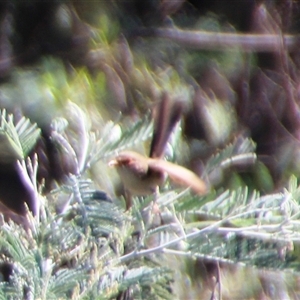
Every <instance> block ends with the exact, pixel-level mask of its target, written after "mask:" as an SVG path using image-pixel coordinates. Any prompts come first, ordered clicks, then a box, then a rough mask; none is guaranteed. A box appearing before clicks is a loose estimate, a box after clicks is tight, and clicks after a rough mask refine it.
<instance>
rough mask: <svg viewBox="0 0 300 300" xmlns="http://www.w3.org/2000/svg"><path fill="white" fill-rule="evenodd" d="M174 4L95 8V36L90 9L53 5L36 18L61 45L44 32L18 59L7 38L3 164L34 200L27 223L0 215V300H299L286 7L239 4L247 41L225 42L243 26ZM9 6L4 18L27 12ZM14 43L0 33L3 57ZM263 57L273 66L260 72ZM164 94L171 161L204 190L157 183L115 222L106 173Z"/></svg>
mask: <svg viewBox="0 0 300 300" xmlns="http://www.w3.org/2000/svg"><path fill="white" fill-rule="evenodd" d="M175 2H176V3H177V7H170V3H171V2H170V1H161V4H160V6H158V9H157V7H156V8H155V7H154V6H155V5H154V6H153V3H154V2H153V1H151V0H150V1H145V2H144V3H145V7H147V9H148V8H149V9H148V10H147V13H145V11H143V9H144V8H142V7H139V8H137V7H138V5H137V4H136V3H134V1H132V2H128V1H114V2H113V3H111V4H109V2H103V1H102V2H101V3H96V2H95V3H93V4H90V5H91V7H95V12H97V13H98V14H99V18H95V19H93V20H98V21H94V22H92V23H93V27H92V26H88V25H86V24H84V23H83V22H82V20H81V19H80V18H87V16H88V15H89V14H90V15H93V14H92V13H91V11H92V10H93V9H92V8H89V9H86V7H85V4H84V3H81V2H80V1H79V2H78V1H75V2H74V3H72V2H70V3H68V4H66V3H64V1H62V3H61V4H55V5H54V7H53V10H49V11H51V12H54V16H51V14H50V15H48V18H46V19H47V20H52V17H53V20H58V21H57V22H58V23H57V24H56V25H57V26H58V28H60V29H59V30H58V31H57V28H56V27H55V26H54V25H53V24H55V22H54V21H53V20H52V21H53V22H54V23H51V22H50V23H51V26H50V25H49V24H44V26H37V27H38V28H41V29H39V30H37V32H35V31H32V32H31V34H32V39H31V40H32V42H31V43H29V44H28V45H27V44H26V43H25V42H24V41H23V40H22V38H23V37H22V36H21V37H19V40H18V38H16V37H14V38H15V39H14V40H16V43H17V44H18V43H19V44H20V47H21V48H22V49H19V50H18V53H21V52H22V51H23V50H24V53H25V54H24V55H23V56H21V57H20V58H19V57H17V58H16V60H15V64H16V65H17V66H18V65H19V66H18V67H16V68H14V67H9V68H8V69H7V70H5V74H6V75H7V74H10V78H8V79H7V82H5V81H4V82H3V83H1V86H0V92H1V93H0V108H2V110H1V122H0V142H1V145H0V163H1V164H2V163H3V166H4V167H3V170H4V171H3V172H6V171H7V174H8V175H10V172H12V173H13V172H16V173H17V178H20V180H19V181H20V182H21V183H22V186H24V189H25V190H26V191H27V192H28V194H29V196H30V199H31V201H28V202H26V201H25V202H26V203H27V204H28V208H27V210H28V213H27V214H21V215H19V214H17V213H16V212H15V211H9V209H8V208H7V209H6V207H4V208H1V209H2V213H3V215H4V217H5V220H4V219H3V220H1V230H0V249H1V251H0V253H1V255H0V260H1V261H0V271H1V273H2V274H3V281H2V282H1V283H0V299H174V298H177V299H183V298H189V297H190V298H198V299H199V298H201V299H212V298H213V297H215V296H216V295H217V294H218V296H219V298H222V297H223V298H226V297H227V299H251V298H259V297H260V298H261V297H263V296H266V297H269V298H270V299H275V298H278V299H288V298H297V296H299V288H298V286H297V280H299V274H298V273H297V272H298V271H299V241H300V240H299V238H300V236H299V201H300V189H299V183H298V180H299V174H300V172H299V167H298V161H299V158H298V157H299V154H298V150H297V149H298V146H299V141H298V126H299V121H298V113H297V112H298V108H299V100H298V94H299V93H298V85H299V75H298V70H299V66H298V63H299V61H298V60H297V59H298V58H297V53H295V52H293V49H294V43H295V38H296V37H295V36H293V35H283V34H285V32H289V28H288V27H287V28H280V25H279V24H281V26H282V27H284V26H285V25H284V24H285V23H284V22H283V21H284V18H285V14H284V11H285V9H287V8H285V7H280V5H279V4H277V3H275V2H274V3H273V1H268V3H266V4H261V5H258V4H257V5H254V4H253V5H251V3H252V2H251V1H249V2H248V1H245V2H244V3H246V2H247V3H250V2H251V3H250V4H249V11H251V12H252V13H251V15H253V16H254V17H253V23H254V24H252V25H253V28H254V29H253V31H254V32H255V34H254V33H253V32H252V34H251V35H246V36H244V35H243V34H241V33H238V34H237V32H236V30H240V31H250V29H249V26H250V25H249V24H246V25H247V26H246V25H245V24H244V26H241V27H239V26H240V24H237V25H236V26H237V28H236V29H234V28H233V27H232V26H229V25H228V24H226V23H225V24H224V23H222V21H221V20H218V18H214V17H213V16H211V15H209V16H201V18H200V19H199V20H198V17H197V16H195V15H194V13H195V11H194V9H196V8H197V5H200V4H197V3H195V1H174V3H175ZM217 2H218V1H217ZM3 3H4V2H3ZM190 3H192V4H193V6H192V7H191V6H189V5H190ZM199 3H200V2H199ZM201 3H202V4H201V5H203V6H205V4H204V3H205V1H202V2H201ZM211 3H215V1H211ZM218 3H219V4H216V5H215V7H214V6H213V5H212V4H211V5H212V6H211V8H210V9H212V10H214V9H216V11H217V8H218V6H219V5H221V2H218ZM247 3H246V4H247ZM253 3H254V2H253ZM246 4H245V5H246ZM2 5H5V4H2ZM40 5H42V3H41V4H40ZM44 5H46V6H47V5H51V4H44ZM135 5H137V7H135ZM186 5H187V6H186ZM206 5H208V4H206ZM247 5H248V4H247ZM208 6H209V5H208ZM229 6H230V5H229ZM6 8H7V10H3V11H8V13H11V14H12V16H13V17H14V16H15V15H18V14H17V13H15V11H16V12H18V10H19V9H20V10H23V11H24V15H26V8H28V7H27V5H26V4H25V3H24V4H22V3H18V2H16V4H15V6H14V9H15V11H13V12H10V11H9V9H11V8H10V6H9V7H6ZM96 8H97V9H96ZM202 8H203V9H204V10H205V9H206V8H205V7H202ZM24 9H25V10H24ZM151 9H154V11H156V12H158V11H157V10H159V13H158V14H157V19H155V20H150V19H149V14H150V16H151V13H149V12H151V11H152V10H151ZM181 9H182V10H181ZM264 9H265V10H264ZM47 11H48V10H47ZM137 11H138V13H137V15H134V14H135V13H134V12H137ZM124 12H125V13H124ZM152 12H153V11H152ZM181 12H182V14H181ZM223 12H224V14H225V15H226V9H224V10H223ZM272 12H273V14H272ZM14 13H15V14H14ZM27 13H29V12H27ZM289 13H290V14H292V13H294V12H293V11H292V10H290V11H289ZM3 14H4V16H6V13H3ZM172 14H174V16H173V21H174V22H175V26H172V24H169V23H168V22H169V21H170V20H169V21H168V19H169V18H168V17H167V16H168V15H172ZM186 14H187V15H188V14H191V18H189V20H186V17H185V15H186ZM248 14H249V13H248ZM154 15H155V14H153V16H154ZM229 15H230V14H229ZM249 15H250V14H249ZM1 16H2V15H1ZM63 16H65V18H66V19H64V17H63ZM276 18H277V19H276ZM3 19H5V18H3ZM1 20H2V19H1ZM5 20H6V19H5ZM7 20H8V21H9V20H10V19H7ZM279 20H281V21H282V22H281V21H280V22H279ZM62 21H65V22H62ZM275 21H276V22H275ZM1 22H2V21H0V25H1V26H2V25H3V24H2V23H1ZM78 22H79V23H78ZM165 23H168V24H169V26H172V27H170V28H161V26H165ZM233 23H234V22H233ZM63 24H64V26H63V28H64V29H66V28H67V30H66V31H62V27H60V26H62V25H63ZM70 24H72V26H70ZM99 24H100V25H99ZM141 24H142V25H143V26H145V27H143V28H141V26H140V25H141ZM76 25H78V26H76ZM148 25H151V26H154V27H156V28H150V27H147V26H148ZM11 26H14V25H13V24H11ZM176 26H181V29H178V28H176ZM286 26H288V25H286ZM185 27H189V28H190V27H192V28H193V29H194V30H195V32H191V31H190V30H185V29H184V28H185ZM5 28H6V27H5ZM291 28H292V29H293V26H292V24H291ZM199 29H201V31H200V30H199ZM292 29H291V30H292ZM28 30H29V29H28ZM52 30H53V32H52ZM203 30H204V32H203ZM212 30H214V31H217V32H218V34H215V32H214V33H213V34H211V33H208V31H212ZM293 30H295V29H293ZM49 31H50V32H51V33H53V35H49V34H47V33H49ZM220 31H226V32H223V33H221V32H220ZM9 32H10V31H9ZM21 32H22V30H21V29H20V24H19V23H18V22H16V27H15V34H16V35H17V34H20V35H21ZM60 32H64V35H62V36H61V35H59V33H60ZM259 32H261V33H262V34H264V35H263V38H262V36H260V35H259V34H258V33H259ZM7 34H8V35H9V34H10V33H7ZM47 35H48V36H49V40H46V42H45V37H46V36H47ZM29 36H30V34H29ZM125 36H126V38H125ZM55 37H56V38H55ZM207 37H210V38H208V39H207ZM215 38H216V39H215ZM228 38H230V40H228ZM9 40H11V36H6V35H5V34H4V37H2V36H1V38H0V42H1V45H6V43H8V41H9ZM87 40H88V42H89V43H90V44H91V46H89V47H88V46H87V44H88V43H87V42H86V41H87ZM18 41H19V42H18ZM51 41H52V43H51ZM61 41H64V43H62V42H61ZM153 41H155V42H154V43H153ZM220 41H221V43H222V45H223V46H224V47H220V46H219V44H218V43H220ZM36 43H39V47H38V48H37V49H39V51H36V52H35V51H32V49H34V46H36ZM49 45H52V46H49ZM59 45H65V46H64V47H65V48H63V49H59ZM274 45H275V46H278V45H279V46H278V47H274ZM190 46H193V47H194V49H190V48H189V47H190ZM14 47H15V45H14V44H13V45H11V48H10V47H8V48H7V47H4V48H3V49H14ZM55 47H58V50H57V51H56V50H55V49H56V48H55ZM203 49H205V50H203ZM60 50H61V51H60ZM208 50H209V51H208ZM261 50H263V51H270V52H272V55H270V54H269V53H268V54H269V56H267V59H263V55H262V54H261V53H258V54H257V53H256V52H257V51H258V52H259V51H261ZM11 51H12V50H11ZM68 51H70V53H68ZM49 53H51V54H53V53H54V55H55V54H56V56H58V57H60V58H62V60H63V61H61V60H60V59H58V58H57V57H56V58H53V57H52V58H50V57H48V56H47V57H45V56H44V54H49ZM290 53H292V54H290ZM3 55H4V54H3V51H2V48H1V47H0V56H1V57H2V56H3ZM8 56H9V55H8ZM36 56H37V57H36ZM40 56H42V59H41V60H40V61H38V63H37V64H36V65H32V64H31V63H29V65H30V66H29V67H27V68H22V63H26V62H27V60H29V61H30V58H31V59H33V58H39V57H40ZM9 58H11V56H9ZM267 63H269V66H268V67H266V66H265V64H267ZM37 66H38V67H37ZM270 66H271V67H270ZM0 67H1V68H2V67H3V66H2V65H1V66H0ZM270 69H271V70H270ZM5 74H4V73H3V76H4V78H6V77H5ZM1 76H2V75H1ZM1 78H2V77H1ZM162 93H167V94H168V96H169V97H170V98H171V99H174V100H176V101H181V102H182V104H183V106H184V109H183V115H182V120H181V122H180V124H179V125H178V127H177V128H176V130H174V131H175V132H174V134H173V137H172V138H171V139H170V141H169V144H168V146H167V148H168V149H167V151H166V158H167V159H168V160H171V161H173V162H179V163H180V164H184V165H186V166H189V167H190V168H192V169H193V170H194V171H195V172H197V173H198V174H201V175H202V178H203V179H204V180H205V182H206V183H207V185H208V186H209V191H208V192H207V194H205V195H201V196H199V195H195V194H193V192H192V191H190V190H189V189H183V188H180V187H178V186H176V185H174V184H173V183H172V182H171V181H170V182H169V181H167V182H166V183H165V184H164V185H163V186H162V187H161V190H160V193H159V194H155V195H150V196H145V197H133V203H134V205H133V207H132V208H131V209H130V210H128V211H124V208H123V197H124V194H123V193H122V191H119V189H118V187H116V186H118V183H119V182H118V177H117V176H116V174H115V172H114V171H113V170H111V169H110V168H109V167H108V166H107V161H108V159H110V158H112V157H114V155H115V154H116V153H118V152H120V151H122V150H124V149H132V148H136V149H138V150H141V151H142V149H143V148H146V149H147V148H149V140H150V138H151V136H152V130H153V124H152V120H151V117H150V115H151V114H150V111H151V109H152V108H153V107H154V105H155V104H156V103H157V102H158V101H159V99H160V96H161V94H162ZM6 109H7V111H8V113H6ZM23 115H24V116H23ZM35 122H36V123H35ZM144 152H145V153H147V151H144ZM41 170H42V171H43V172H42V171H41ZM55 171H56V172H57V173H59V174H55ZM0 175H1V174H0ZM5 175H6V174H4V175H3V176H2V177H1V178H3V181H4V179H5ZM43 176H44V177H43ZM13 178H14V177H13ZM48 181H49V182H48ZM20 182H19V183H20ZM115 187H116V188H115ZM10 188H11V186H10ZM16 189H17V186H16ZM0 196H2V195H0ZM0 200H1V197H0ZM9 200H11V201H13V200H14V201H16V198H13V197H12V198H11V199H9ZM22 200H23V199H22ZM157 207H158V208H159V209H158V208H157ZM6 219H12V220H14V221H15V222H13V221H7V220H6ZM249 274H250V275H249ZM249 277H251V278H252V281H251V283H249V280H248V278H249ZM279 277H280V278H283V279H284V280H283V282H280V283H279V280H278V278H279ZM228 278H229V279H228ZM232 282H234V283H235V286H234V287H233V286H232Z"/></svg>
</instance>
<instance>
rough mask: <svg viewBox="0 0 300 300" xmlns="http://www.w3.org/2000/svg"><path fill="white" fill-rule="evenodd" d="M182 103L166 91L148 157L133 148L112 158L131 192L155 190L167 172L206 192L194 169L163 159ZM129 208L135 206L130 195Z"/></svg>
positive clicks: (180, 180) (180, 181)
mask: <svg viewBox="0 0 300 300" xmlns="http://www.w3.org/2000/svg"><path fill="white" fill-rule="evenodd" d="M182 109H183V107H182V103H181V102H178V101H177V102H172V101H171V99H170V98H169V96H168V95H167V94H166V93H164V94H163V95H162V101H161V103H160V104H159V106H158V110H157V111H156V112H155V114H154V133H153V138H152V143H151V148H150V155H149V157H146V156H144V155H141V154H139V153H137V152H134V151H123V152H121V153H120V154H119V155H118V156H117V157H115V158H114V159H113V160H111V161H110V162H109V165H110V166H114V167H116V168H117V171H118V173H119V175H120V177H121V180H122V182H123V184H124V187H125V190H126V191H127V192H128V193H129V194H130V195H137V196H144V195H149V194H151V193H155V192H156V189H157V187H159V186H160V185H162V184H163V183H164V181H165V179H166V177H167V176H169V177H170V179H171V180H172V181H174V182H175V183H178V184H181V185H183V186H186V187H191V189H192V190H193V191H195V192H196V193H198V194H205V193H206V190H207V187H206V184H205V183H204V181H203V180H202V179H200V178H199V177H198V176H197V175H196V174H195V173H193V172H192V171H190V170H188V169H186V168H184V167H182V166H179V165H177V164H174V163H171V162H168V161H165V160H163V154H164V150H165V147H166V144H167V142H168V139H169V136H170V134H171V132H172V130H173V128H174V126H175V125H176V123H177V122H178V121H179V119H180V117H181V113H182ZM126 205H127V209H129V208H130V207H131V206H132V203H131V200H130V199H127V203H126Z"/></svg>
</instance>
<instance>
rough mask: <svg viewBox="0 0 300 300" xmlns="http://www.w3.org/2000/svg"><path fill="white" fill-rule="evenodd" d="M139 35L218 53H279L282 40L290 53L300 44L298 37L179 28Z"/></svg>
mask: <svg viewBox="0 0 300 300" xmlns="http://www.w3.org/2000/svg"><path fill="white" fill-rule="evenodd" d="M138 35H141V36H151V37H159V38H166V39H169V40H171V41H173V42H176V43H179V44H181V45H184V46H185V47H192V48H196V49H201V50H216V51H224V50H236V49H237V48H238V49H240V50H242V51H245V52H252V51H254V52H259V51H267V52H278V51H280V46H281V45H282V39H283V41H284V44H285V46H286V49H287V50H288V51H296V50H297V48H298V45H299V42H300V36H298V35H283V36H281V35H275V34H241V33H223V32H207V31H191V30H181V29H177V28H172V29H170V28H157V29H141V30H139V32H138Z"/></svg>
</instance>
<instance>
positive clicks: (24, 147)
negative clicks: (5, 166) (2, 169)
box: [0, 110, 41, 163]
mask: <svg viewBox="0 0 300 300" xmlns="http://www.w3.org/2000/svg"><path fill="white" fill-rule="evenodd" d="M0 114H1V122H0V140H1V146H0V153H1V155H0V156H1V160H2V161H3V162H6V163H7V162H10V161H14V160H16V159H24V158H25V157H27V155H28V154H29V152H30V151H31V150H32V149H33V147H34V146H35V144H36V141H37V139H38V138H39V136H40V132H41V131H40V129H39V128H38V127H37V125H36V124H32V123H31V122H30V120H29V119H27V118H25V117H21V118H20V120H18V121H17V122H16V124H15V123H14V117H13V115H12V114H7V113H6V111H5V110H2V111H1V112H0Z"/></svg>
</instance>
